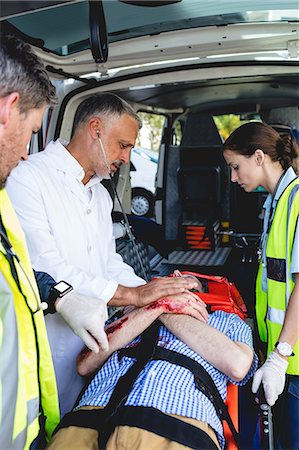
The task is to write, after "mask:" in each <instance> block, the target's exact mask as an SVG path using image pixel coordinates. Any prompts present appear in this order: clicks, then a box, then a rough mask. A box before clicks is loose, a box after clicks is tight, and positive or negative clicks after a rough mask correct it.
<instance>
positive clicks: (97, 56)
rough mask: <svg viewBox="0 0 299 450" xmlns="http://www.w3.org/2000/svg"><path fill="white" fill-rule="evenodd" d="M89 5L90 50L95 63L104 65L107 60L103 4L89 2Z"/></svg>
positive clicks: (98, 1) (106, 37) (94, 0)
mask: <svg viewBox="0 0 299 450" xmlns="http://www.w3.org/2000/svg"><path fill="white" fill-rule="evenodd" d="M88 4H89V29H90V39H89V42H90V50H91V53H92V56H93V59H94V61H95V63H97V64H100V63H105V62H106V61H107V59H108V34H107V28H106V21H105V14H104V8H103V2H102V1H101V0H91V1H89V2H88Z"/></svg>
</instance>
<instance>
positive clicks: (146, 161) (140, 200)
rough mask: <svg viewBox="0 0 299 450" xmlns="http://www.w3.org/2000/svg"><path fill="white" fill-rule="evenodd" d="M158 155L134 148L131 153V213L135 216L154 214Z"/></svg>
mask: <svg viewBox="0 0 299 450" xmlns="http://www.w3.org/2000/svg"><path fill="white" fill-rule="evenodd" d="M157 167H158V153H156V152H153V151H151V150H148V149H144V148H140V147H135V148H133V149H132V152H131V167H130V177H131V188H132V200H131V211H132V213H133V214H135V215H136V216H149V217H150V216H152V215H153V213H154V194H155V179H156V173H157Z"/></svg>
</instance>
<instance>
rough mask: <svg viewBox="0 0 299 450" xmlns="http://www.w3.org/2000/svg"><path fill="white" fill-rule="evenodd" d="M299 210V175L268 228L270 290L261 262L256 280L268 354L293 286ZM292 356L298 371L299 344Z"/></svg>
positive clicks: (290, 368) (261, 331)
mask: <svg viewBox="0 0 299 450" xmlns="http://www.w3.org/2000/svg"><path fill="white" fill-rule="evenodd" d="M298 214H299V179H298V178H296V179H295V180H293V181H292V182H291V183H290V184H289V186H287V188H286V189H285V190H284V192H283V194H282V195H281V197H280V198H279V200H278V203H277V206H276V211H275V215H274V218H273V222H272V225H271V229H270V232H269V237H268V242H267V248H266V261H267V286H268V288H267V292H264V291H263V290H262V263H260V267H259V272H258V276H257V284H256V296H257V298H256V314H257V323H258V329H259V334H260V338H261V340H262V341H264V342H268V354H269V353H270V351H272V350H273V348H274V345H275V343H276V342H277V340H278V337H279V335H280V332H281V329H282V325H283V322H284V318H285V311H286V308H287V305H288V302H289V299H290V295H291V293H292V290H293V288H294V281H293V279H292V276H291V273H290V264H291V252H292V247H293V241H294V236H295V231H296V226H297V223H298ZM294 353H295V356H294V357H290V358H289V360H288V361H289V366H288V370H287V373H289V374H292V375H298V374H299V345H298V342H297V344H296V345H295V347H294Z"/></svg>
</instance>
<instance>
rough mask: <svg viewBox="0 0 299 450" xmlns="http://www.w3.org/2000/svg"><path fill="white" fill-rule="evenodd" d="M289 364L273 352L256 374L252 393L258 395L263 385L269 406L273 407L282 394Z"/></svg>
mask: <svg viewBox="0 0 299 450" xmlns="http://www.w3.org/2000/svg"><path fill="white" fill-rule="evenodd" d="M287 367H288V362H287V361H286V360H285V359H283V358H281V357H280V356H279V355H278V354H277V353H275V352H271V353H270V355H269V356H268V358H267V360H266V361H265V363H264V364H263V365H262V367H260V368H259V369H258V370H257V371H256V372H255V374H254V377H253V382H252V388H251V390H252V392H253V393H254V394H256V393H257V391H258V388H259V386H260V384H261V383H262V384H263V387H264V392H265V397H266V400H267V403H268V405H270V406H273V405H274V403H275V402H276V400H277V399H278V396H279V395H280V394H281V393H282V391H283V388H284V384H285V379H286V375H285V373H286V370H287Z"/></svg>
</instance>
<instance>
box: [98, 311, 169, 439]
mask: <svg viewBox="0 0 299 450" xmlns="http://www.w3.org/2000/svg"><path fill="white" fill-rule="evenodd" d="M159 327H160V322H159V321H157V320H156V321H155V322H154V323H152V324H151V326H150V327H148V328H147V329H146V330H145V331H144V332H143V333H142V335H141V342H140V344H139V345H138V346H137V347H135V348H136V353H135V356H134V358H136V362H135V363H134V364H133V365H132V366H131V367H130V368H129V370H128V371H127V372H126V373H125V375H123V376H122V377H120V379H119V380H118V382H117V383H116V386H115V388H114V391H113V393H112V395H111V397H110V400H109V402H108V404H107V405H106V406H105V408H104V411H105V412H104V414H105V427H103V433H102V436H99V442H100V444H101V445H102V446H103V447H104V446H105V445H106V443H107V441H108V439H109V436H110V435H111V433H112V432H113V430H114V428H115V425H113V420H111V418H112V417H113V416H114V415H115V414H116V413H117V412H118V410H119V409H120V408H122V407H123V406H124V404H125V402H126V400H127V398H128V396H129V394H130V392H131V390H132V388H133V385H134V383H135V381H136V379H137V377H138V375H139V374H140V372H141V371H142V369H143V368H144V367H145V365H146V364H147V363H148V362H149V361H150V360H151V359H152V356H153V353H154V350H155V347H156V344H157V342H158V333H159Z"/></svg>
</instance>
